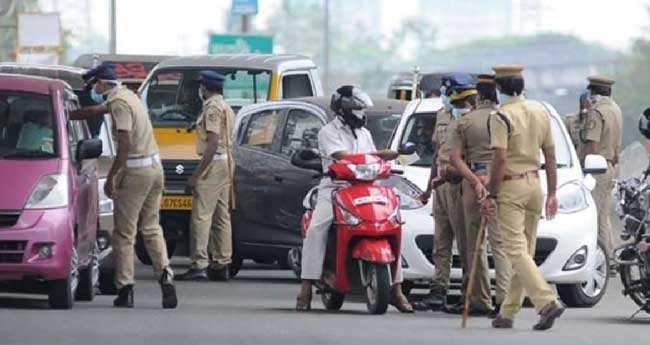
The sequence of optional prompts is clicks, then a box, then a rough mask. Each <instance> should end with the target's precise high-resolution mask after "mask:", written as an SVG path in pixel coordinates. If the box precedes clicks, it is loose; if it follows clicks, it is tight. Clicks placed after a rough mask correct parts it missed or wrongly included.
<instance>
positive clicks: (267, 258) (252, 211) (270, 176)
mask: <svg viewBox="0 0 650 345" xmlns="http://www.w3.org/2000/svg"><path fill="white" fill-rule="evenodd" d="M329 104H330V100H329V98H322V97H321V98H299V99H292V100H287V101H275V102H267V103H261V104H255V105H251V106H247V107H244V108H242V109H241V110H240V111H239V113H238V114H237V121H236V124H235V128H234V136H235V139H234V140H233V143H234V146H233V155H234V158H235V163H236V171H235V190H236V196H237V205H236V206H237V207H236V210H235V211H234V213H233V217H232V222H233V242H234V246H233V249H234V252H235V255H234V260H233V269H232V271H233V272H236V271H237V270H238V268H239V267H240V266H241V262H242V260H243V259H253V260H255V261H256V262H259V263H278V264H280V265H281V266H288V262H287V261H288V258H287V256H288V255H287V254H288V252H289V250H290V249H291V248H293V247H296V246H300V245H301V243H302V240H301V236H300V228H301V225H300V224H301V217H302V214H303V212H304V210H305V209H304V207H303V206H302V200H303V198H304V197H305V195H306V194H307V192H308V191H309V190H310V189H311V188H312V187H314V186H315V185H316V184H317V183H318V180H316V179H314V178H313V175H314V172H313V171H311V170H305V169H301V168H298V167H295V166H293V165H292V164H291V156H292V154H293V153H294V152H295V151H296V150H299V149H305V148H315V149H317V148H318V131H319V130H320V129H321V128H322V127H323V126H324V125H325V124H326V123H328V122H329V121H331V120H333V119H334V114H333V113H332V111H331V110H330V109H329ZM405 106H406V102H400V101H396V100H383V101H374V106H373V107H372V108H370V109H368V110H367V111H366V114H367V116H368V125H367V128H368V129H369V130H370V131H371V132H372V134H373V137H374V140H375V144H376V146H377V148H379V149H382V148H387V146H388V144H389V142H390V139H391V136H392V135H393V132H394V130H395V128H396V127H397V125H398V124H399V121H400V118H401V115H402V113H403V111H404V108H405Z"/></svg>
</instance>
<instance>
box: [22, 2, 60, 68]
mask: <svg viewBox="0 0 650 345" xmlns="http://www.w3.org/2000/svg"><path fill="white" fill-rule="evenodd" d="M17 31H18V32H17V35H16V41H17V42H16V43H17V51H16V60H17V61H19V62H30V63H45V64H57V63H60V62H61V51H62V39H61V21H60V20H59V13H22V14H19V15H18V22H17Z"/></svg>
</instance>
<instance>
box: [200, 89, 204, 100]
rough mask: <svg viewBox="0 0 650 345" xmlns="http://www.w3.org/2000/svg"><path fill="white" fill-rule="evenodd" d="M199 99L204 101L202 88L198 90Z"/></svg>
mask: <svg viewBox="0 0 650 345" xmlns="http://www.w3.org/2000/svg"><path fill="white" fill-rule="evenodd" d="M199 98H200V99H201V100H202V101H205V95H204V94H203V88H202V87H200V88H199Z"/></svg>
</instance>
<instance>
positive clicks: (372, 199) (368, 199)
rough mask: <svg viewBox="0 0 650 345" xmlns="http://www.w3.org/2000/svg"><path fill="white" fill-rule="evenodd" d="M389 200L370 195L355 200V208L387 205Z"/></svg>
mask: <svg viewBox="0 0 650 345" xmlns="http://www.w3.org/2000/svg"><path fill="white" fill-rule="evenodd" d="M387 203H388V199H387V198H386V197H384V196H382V195H369V196H363V197H360V198H356V199H354V206H359V205H365V204H387Z"/></svg>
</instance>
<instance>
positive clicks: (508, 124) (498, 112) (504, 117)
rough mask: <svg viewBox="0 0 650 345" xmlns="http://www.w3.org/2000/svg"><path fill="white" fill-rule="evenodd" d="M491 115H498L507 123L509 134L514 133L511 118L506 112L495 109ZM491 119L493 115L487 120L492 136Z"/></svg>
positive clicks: (489, 133) (489, 132)
mask: <svg viewBox="0 0 650 345" xmlns="http://www.w3.org/2000/svg"><path fill="white" fill-rule="evenodd" d="M490 115H491V116H492V115H496V116H498V117H499V118H500V119H501V121H503V122H504V123H505V124H506V128H507V129H508V135H510V134H512V124H511V123H510V120H509V119H508V117H507V116H506V114H504V113H502V112H500V111H493V112H491V113H490ZM490 119H491V117H488V120H487V129H488V135H489V136H492V129H491V128H490Z"/></svg>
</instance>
